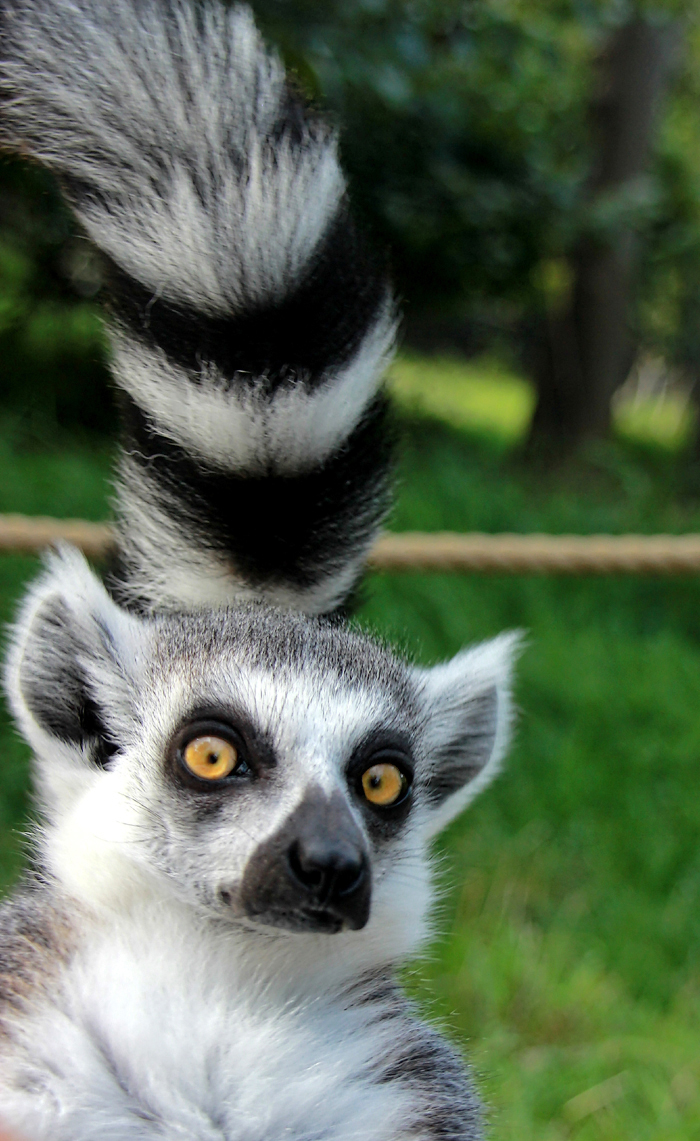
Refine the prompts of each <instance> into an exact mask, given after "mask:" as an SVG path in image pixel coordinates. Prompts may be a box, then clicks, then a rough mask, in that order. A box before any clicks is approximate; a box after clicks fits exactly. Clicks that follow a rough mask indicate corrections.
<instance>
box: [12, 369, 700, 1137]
mask: <svg viewBox="0 0 700 1141" xmlns="http://www.w3.org/2000/svg"><path fill="white" fill-rule="evenodd" d="M489 367H491V366H489ZM421 370H422V373H421ZM421 375H423V382H422V387H421V384H420V383H419V382H420V381H421ZM467 381H468V383H465V382H464V376H463V379H462V382H461V383H460V380H459V371H458V369H457V366H456V365H454V364H452V365H445V364H443V365H435V364H426V363H421V362H419V361H417V360H408V361H402V362H401V363H400V364H399V366H398V369H397V371H395V374H394V380H393V384H394V386H395V389H396V391H397V393H398V395H399V398H400V402H401V404H402V406H403V409H404V411H403V453H402V464H401V473H400V476H401V480H400V489H399V497H398V503H397V507H396V511H395V514H394V518H393V521H392V526H393V527H394V528H395V529H397V530H403V529H409V528H410V529H425V530H439V529H443V528H447V529H455V530H472V529H474V530H484V531H501V530H511V531H533V530H543V531H552V532H557V531H559V532H563V531H575V532H576V531H578V532H593V531H618V532H619V531H626V530H634V531H649V532H651V531H656V530H668V531H684V530H692V529H696V530H700V479H699V478H698V475H697V473H696V472H695V470H694V469H693V467H692V466H691V465H690V464H689V462H687V461H685V460H684V459H683V458H682V457H681V456H679V455H677V454H676V453H674V452H673V450H672V449H670V448H669V447H657V448H656V449H655V450H654V449H652V450H650V449H646V450H645V449H642V448H640V447H639V445H638V444H637V445H634V446H633V445H631V444H629V443H625V442H622V443H618V444H614V445H610V446H606V447H601V448H597V449H593V450H591V451H589V452H588V453H587V454H586V456H584V457H583V458H582V459H581V460H580V461H578V462H577V463H576V464H575V465H571V466H570V467H569V468H565V469H563V470H561V471H559V472H558V473H557V474H556V476H555V475H552V474H551V473H548V474H546V473H537V472H532V471H527V470H524V469H523V468H522V467H521V466H520V465H519V463H518V461H517V459H516V458H514V457H513V455H512V454H511V453H509V451H508V448H507V445H508V444H509V442H511V441H512V440H513V439H515V438H517V436H518V434H519V433H520V432H521V431H522V426H523V424H524V423H525V422H526V419H527V415H528V414H529V413H528V409H529V408H530V407H531V397H530V396H529V394H528V391H527V389H526V388H525V387H524V386H523V385H522V382H520V381H518V379H517V378H513V377H508V376H505V377H504V376H502V375H501V376H499V375H495V374H494V372H493V370H492V372H491V373H490V374H489V371H488V368H484V367H480V369H479V371H478V374H477V373H475V372H472V374H471V379H469V376H468V377H467ZM489 385H491V388H489ZM421 392H423V395H421ZM426 394H427V395H426ZM528 401H530V403H529V404H528ZM417 406H419V407H420V408H421V409H422V414H421V415H420V416H418V415H416V408H417ZM437 417H442V419H439V418H437ZM446 419H448V420H450V421H451V422H450V423H447V422H446ZM651 419H652V421H653V420H654V417H653V416H652V417H651ZM684 430H685V429H684ZM654 432H655V433H656V435H655V436H654ZM654 432H652V433H651V435H652V436H654V438H655V439H656V441H657V444H659V443H664V441H663V439H662V438H661V436H662V435H663V433H661V435H660V434H659V432H658V431H657V429H655V430H654ZM637 435H639V433H638V434H637ZM679 438H680V437H674V439H675V440H676V442H677V440H678V439H679ZM1 439H2V437H0V440H1ZM666 443H668V441H666ZM108 467H109V462H108V457H107V455H106V454H105V453H104V452H103V451H99V450H95V449H88V448H86V447H83V448H79V447H77V446H75V447H74V448H72V449H70V448H68V449H67V448H63V449H61V450H60V451H56V452H53V453H50V452H49V453H47V452H43V453H36V454H33V455H32V454H29V455H25V456H24V457H23V458H20V457H19V456H17V455H15V454H14V453H13V451H12V449H11V447H10V445H9V444H8V443H4V444H3V443H1V442H0V511H9V510H18V511H27V512H33V513H41V512H44V513H52V514H57V515H83V516H87V517H90V518H99V517H101V516H102V515H104V513H105V512H106V511H107V501H108V491H107V484H106V473H107V471H108ZM36 565H37V564H36V562H35V561H34V560H31V559H19V558H10V557H4V558H1V559H0V608H1V610H2V616H3V617H7V616H8V615H9V614H10V613H11V610H12V607H13V605H14V604H15V600H16V598H17V597H18V596H19V594H20V592H21V590H22V586H23V583H24V582H25V581H26V579H27V578H28V577H29V576H30V575H31V574H32V573H33V572H34V569H35V567H36ZM359 620H360V621H361V622H362V623H363V624H364V625H365V626H367V625H369V626H370V627H371V628H373V629H376V630H379V631H381V632H382V633H383V634H388V635H389V636H390V637H391V638H392V639H394V640H395V641H397V642H398V643H399V644H400V645H402V646H404V647H405V648H406V649H407V650H408V651H409V652H410V653H411V654H412V655H414V656H415V657H417V658H418V659H420V660H421V661H426V662H433V661H435V660H437V659H439V658H441V657H443V656H446V655H448V654H451V653H454V652H455V651H456V650H457V649H458V648H459V647H460V646H461V645H463V644H464V643H466V642H469V641H473V640H474V639H478V638H483V637H488V636H490V635H492V634H495V633H497V632H498V631H499V630H502V629H504V628H513V627H519V628H522V629H524V630H525V631H526V633H527V647H526V650H525V652H524V654H523V657H522V661H521V664H520V669H519V675H518V687H517V699H518V704H519V707H520V710H521V713H520V719H519V726H518V731H517V737H516V742H515V746H514V748H513V750H512V753H511V756H510V758H509V761H508V764H507V767H506V771H505V772H504V774H503V776H502V777H501V778H500V779H499V780H498V781H497V782H496V783H495V785H494V786H493V787H492V788H491V789H490V790H489V791H488V792H487V793H485V794H484V796H483V797H482V798H481V799H480V800H479V801H478V802H477V804H476V805H475V806H474V807H473V809H472V810H470V812H468V813H467V814H466V815H465V816H464V818H463V819H461V820H460V821H458V822H457V823H456V824H455V825H454V826H453V827H452V829H451V830H450V832H449V834H448V835H447V836H446V837H445V838H444V840H443V841H442V842H441V844H440V847H439V855H440V859H441V877H442V881H443V883H444V894H443V898H442V901H441V904H440V912H441V920H440V927H441V928H443V929H444V930H445V931H446V932H447V933H446V934H445V935H444V936H441V937H440V938H439V939H438V940H437V941H436V942H435V944H434V945H433V947H432V948H431V950H430V954H429V955H428V956H427V957H426V960H425V961H424V962H421V963H419V964H416V965H415V967H414V968H412V969H411V970H410V971H408V972H407V985H408V987H409V988H410V989H411V991H412V992H413V993H414V994H415V995H416V996H417V997H418V998H419V1000H420V1002H421V1003H422V1004H423V1005H424V1006H425V1008H426V1009H428V1010H431V1011H432V1012H433V1013H434V1015H435V1016H436V1017H437V1018H438V1019H440V1020H441V1021H442V1022H443V1024H444V1025H445V1026H446V1027H447V1029H448V1032H449V1033H451V1034H452V1035H454V1036H455V1038H456V1039H457V1040H459V1041H460V1042H465V1043H466V1044H467V1048H468V1050H469V1053H470V1056H471V1058H472V1060H473V1062H474V1064H475V1067H476V1069H477V1072H478V1074H479V1080H480V1084H481V1088H482V1089H483V1091H484V1093H485V1095H486V1097H487V1100H488V1102H489V1104H490V1107H491V1130H492V1137H493V1138H494V1139H495V1141H506V1139H508V1141H512V1139H513V1138H517V1139H518V1141H535V1139H537V1141H555V1139H557V1141H558V1139H562V1141H563V1139H564V1138H576V1139H580V1141H599V1139H600V1141H603V1139H605V1141H608V1139H609V1141H613V1139H615V1141H619V1139H621V1138H634V1139H635V1141H647V1139H654V1141H671V1139H673V1141H676V1139H678V1141H681V1139H683V1141H687V1139H691V1138H698V1139H700V1037H699V1035H698V1032H697V1027H698V1023H699V1022H700V843H699V842H698V841H699V839H700V796H699V795H698V791H697V790H698V785H700V715H699V710H700V582H698V581H697V580H695V579H692V578H687V579H685V578H681V579H677V580H666V581H664V580H661V579H659V580H655V579H651V578H630V579H624V578H601V579H594V578H591V579H586V578H573V579H565V578H561V579H556V578H552V579H548V578H543V577H537V576H529V577H528V576H521V577H517V576H516V577H509V576H492V577H485V576H484V577H481V576H461V577H460V576H449V575H443V576H439V575H418V574H405V575H393V576H392V575H375V576H373V577H372V578H371V579H370V581H369V582H368V584H367V591H366V599H365V602H364V604H363V607H362V611H361V614H360V617H359ZM2 745H3V764H2V768H1V769H0V825H2V832H1V833H0V835H1V836H2V840H0V874H1V876H2V879H3V881H4V882H5V883H7V882H9V881H10V880H11V879H12V878H13V876H14V875H15V874H16V871H17V868H18V866H19V852H20V837H19V835H18V833H17V831H16V829H17V828H21V822H22V820H23V818H24V813H25V812H26V810H27V804H26V800H25V791H24V790H25V783H26V781H25V771H26V756H25V751H24V749H23V747H22V746H21V745H20V743H19V742H17V741H16V739H15V738H14V737H13V735H12V731H11V729H10V728H9V725H8V723H7V722H5V723H3V726H2Z"/></svg>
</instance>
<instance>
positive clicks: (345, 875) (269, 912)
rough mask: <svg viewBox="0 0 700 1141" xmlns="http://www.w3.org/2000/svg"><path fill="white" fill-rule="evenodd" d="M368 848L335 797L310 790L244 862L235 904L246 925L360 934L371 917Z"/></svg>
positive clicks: (342, 799)
mask: <svg viewBox="0 0 700 1141" xmlns="http://www.w3.org/2000/svg"><path fill="white" fill-rule="evenodd" d="M371 897H372V865H371V861H370V853H369V848H368V846H367V842H366V840H365V837H364V835H363V833H362V830H361V829H360V827H359V826H358V824H357V821H356V820H355V818H354V815H353V813H352V811H351V809H350V807H349V805H348V803H347V801H346V799H345V797H344V796H343V795H342V794H341V793H340V792H334V793H332V794H331V795H330V796H329V795H328V793H326V792H325V791H324V790H323V789H320V788H318V787H314V786H312V787H310V788H309V789H307V791H306V793H305V795H304V796H303V798H302V800H301V801H300V802H299V804H298V805H297V807H296V808H295V809H294V811H293V812H291V813H290V815H289V816H288V817H287V818H286V819H285V820H284V821H283V822H282V824H281V825H280V827H279V828H278V829H277V831H276V832H275V833H274V834H273V835H272V836H270V837H268V839H266V840H264V841H263V842H262V843H261V844H260V845H259V847H258V848H257V849H256V850H255V851H254V852H253V854H252V855H251V856H250V858H249V860H248V864H247V866H246V870H245V874H244V876H243V881H242V883H241V888H240V903H241V905H242V906H243V909H244V911H245V913H246V914H247V915H248V917H249V918H250V919H253V920H255V921H257V922H260V923H264V924H265V925H266V926H269V925H274V926H275V927H286V928H287V930H289V931H306V932H309V931H314V932H318V933H325V934H328V935H333V934H336V933H337V932H339V931H348V930H350V931H359V930H360V928H361V927H364V926H365V924H366V923H367V921H368V919H369V911H370V900H371Z"/></svg>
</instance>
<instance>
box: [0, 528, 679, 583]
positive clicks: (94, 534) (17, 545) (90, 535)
mask: <svg viewBox="0 0 700 1141" xmlns="http://www.w3.org/2000/svg"><path fill="white" fill-rule="evenodd" d="M60 541H63V542H68V543H73V544H74V545H75V546H76V547H80V549H81V550H82V551H84V552H85V554H86V555H89V556H90V557H92V558H97V559H99V558H103V557H104V556H105V555H106V554H107V553H108V551H109V548H110V546H111V544H112V542H113V533H112V529H111V527H110V526H109V524H107V523H88V522H86V521H85V520H83V519H48V518H41V517H33V518H30V517H28V516H26V515H0V551H5V552H8V553H9V552H13V551H14V552H21V553H25V554H37V553H38V552H40V551H42V550H43V549H44V548H45V547H49V546H51V545H52V544H54V543H57V542H60ZM368 562H369V566H370V567H371V568H372V569H373V570H376V571H461V572H467V571H472V572H474V571H477V572H486V573H491V574H695V573H698V572H700V535H482V534H477V533H473V534H467V535H458V534H455V533H452V532H449V531H442V532H437V533H435V534H431V535H426V534H420V533H418V532H412V531H407V532H404V533H402V534H386V535H383V536H382V537H381V538H380V539H378V541H377V542H376V544H375V546H374V548H373V549H372V551H371V552H370V555H369V560H368Z"/></svg>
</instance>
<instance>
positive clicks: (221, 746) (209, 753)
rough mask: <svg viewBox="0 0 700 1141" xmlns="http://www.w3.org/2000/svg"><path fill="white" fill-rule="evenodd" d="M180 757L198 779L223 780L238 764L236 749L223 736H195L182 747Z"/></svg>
mask: <svg viewBox="0 0 700 1141" xmlns="http://www.w3.org/2000/svg"><path fill="white" fill-rule="evenodd" d="M182 759H183V760H184V762H185V764H186V765H187V768H188V769H189V770H190V772H191V773H193V774H194V776H196V777H199V779H200V780H223V778H224V777H227V776H230V775H231V773H232V772H233V770H234V769H235V767H236V765H237V764H238V750H237V749H236V748H235V747H234V746H233V745H232V744H231V742H230V741H225V740H224V739H223V737H209V736H205V737H195V738H194V739H193V740H192V741H190V742H189V744H188V745H186V746H185V748H184V749H183V752H182Z"/></svg>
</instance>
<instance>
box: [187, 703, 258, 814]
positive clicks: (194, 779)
mask: <svg viewBox="0 0 700 1141" xmlns="http://www.w3.org/2000/svg"><path fill="white" fill-rule="evenodd" d="M202 737H212V738H220V739H221V740H222V741H224V742H229V743H230V745H231V746H232V747H233V749H234V750H235V752H236V758H237V761H236V765H235V768H234V769H233V771H232V772H231V773H230V774H229V775H227V776H225V777H224V778H223V779H220V780H208V779H203V778H200V777H198V776H197V775H196V774H195V773H194V772H192V771H191V769H190V768H189V767H188V765H187V763H186V761H185V752H186V750H187V747H188V745H189V744H191V743H192V742H193V741H195V740H197V738H202ZM166 760H167V770H168V772H169V774H170V776H171V778H172V779H173V780H174V782H175V783H176V784H177V785H178V786H179V787H180V788H182V787H186V788H189V789H192V790H193V791H195V792H199V793H203V794H205V795H207V796H212V795H213V794H215V793H217V792H218V793H222V792H224V793H225V792H228V791H230V789H231V788H234V787H236V786H238V787H239V788H240V787H241V786H242V785H243V784H244V783H248V784H250V783H251V782H253V781H255V780H257V779H259V778H261V777H264V776H265V775H267V774H268V773H269V772H270V771H271V770H272V769H274V768H275V766H276V764H277V761H276V757H275V754H274V750H273V748H272V746H271V744H270V742H269V741H268V740H267V738H266V737H265V735H264V734H261V733H260V732H259V730H257V729H256V727H255V726H254V725H253V724H252V723H251V722H250V720H249V719H248V718H246V717H245V716H240V715H239V714H237V713H234V712H232V711H231V710H221V709H197V710H194V711H193V712H192V713H191V714H190V715H189V717H187V718H186V720H184V721H183V722H182V724H181V725H180V728H179V729H178V730H177V732H176V733H175V735H174V736H173V738H172V740H171V742H170V745H169V748H168V751H167V757H166Z"/></svg>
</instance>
